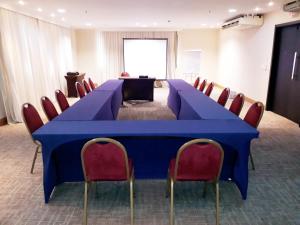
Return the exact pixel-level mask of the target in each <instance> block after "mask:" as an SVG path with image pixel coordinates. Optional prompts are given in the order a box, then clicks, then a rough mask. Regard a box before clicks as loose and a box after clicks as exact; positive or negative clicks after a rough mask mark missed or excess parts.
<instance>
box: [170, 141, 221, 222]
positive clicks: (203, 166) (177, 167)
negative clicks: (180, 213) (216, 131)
mask: <svg viewBox="0 0 300 225" xmlns="http://www.w3.org/2000/svg"><path fill="white" fill-rule="evenodd" d="M223 158H224V152H223V149H222V147H221V146H220V145H219V144H218V143H217V142H215V141H213V140H209V139H195V140H192V141H189V142H187V143H185V144H184V145H182V146H181V147H180V149H179V150H178V152H177V156H176V159H172V160H171V162H170V166H169V176H168V189H167V193H168V194H170V195H171V197H170V203H171V207H170V224H171V225H173V224H174V215H173V214H174V184H175V182H176V181H204V182H212V183H214V184H215V187H216V224H217V225H218V224H219V214H220V213H219V177H220V173H221V170H222V166H223ZM205 192H206V183H205V188H204V192H203V195H205Z"/></svg>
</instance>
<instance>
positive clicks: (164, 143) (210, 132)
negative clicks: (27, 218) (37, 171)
mask: <svg viewBox="0 0 300 225" xmlns="http://www.w3.org/2000/svg"><path fill="white" fill-rule="evenodd" d="M95 137H113V138H115V139H117V140H119V141H121V143H122V144H123V145H124V146H125V147H126V149H127V151H128V155H129V157H130V158H132V159H133V162H134V167H135V175H136V177H137V178H166V176H167V168H168V164H169V161H170V160H171V158H173V157H175V156H176V152H177V150H178V148H179V147H180V146H181V145H182V144H183V143H185V142H186V141H188V140H190V139H193V138H211V139H214V140H216V141H218V142H220V143H221V144H222V146H223V148H224V150H225V159H224V166H223V169H222V175H221V179H224V180H227V179H228V178H231V179H232V180H233V181H234V182H235V183H236V185H237V186H238V188H239V190H240V191H241V194H242V197H243V198H244V199H246V197H247V187H248V156H249V147H250V142H251V139H253V138H256V137H258V132H257V130H256V129H254V128H252V127H250V126H249V125H248V124H246V123H244V122H243V121H239V120H197V121H191V120H189V121H184V120H181V121H52V122H50V123H48V124H46V125H45V126H43V127H42V128H40V129H38V130H37V131H36V132H34V133H33V138H34V139H35V140H39V141H40V142H41V143H42V146H43V162H44V194H45V201H46V202H48V200H49V197H50V195H51V193H52V191H53V188H54V186H55V185H58V184H60V183H62V182H67V181H83V175H82V168H81V161H80V151H81V148H82V146H83V144H84V143H85V142H86V141H87V140H89V139H91V138H95Z"/></svg>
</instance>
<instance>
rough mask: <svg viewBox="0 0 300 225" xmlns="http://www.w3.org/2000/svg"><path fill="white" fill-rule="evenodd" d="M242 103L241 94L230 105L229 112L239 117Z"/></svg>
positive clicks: (243, 97) (243, 99)
mask: <svg viewBox="0 0 300 225" xmlns="http://www.w3.org/2000/svg"><path fill="white" fill-rule="evenodd" d="M244 101H245V96H244V95H243V94H242V93H239V94H237V95H236V96H235V98H234V99H233V101H232V103H231V105H230V108H229V111H230V112H232V113H234V114H235V115H237V116H239V115H240V113H241V111H242V108H243V105H244Z"/></svg>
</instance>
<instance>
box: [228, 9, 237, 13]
mask: <svg viewBox="0 0 300 225" xmlns="http://www.w3.org/2000/svg"><path fill="white" fill-rule="evenodd" d="M228 12H229V13H235V12H237V10H236V9H228Z"/></svg>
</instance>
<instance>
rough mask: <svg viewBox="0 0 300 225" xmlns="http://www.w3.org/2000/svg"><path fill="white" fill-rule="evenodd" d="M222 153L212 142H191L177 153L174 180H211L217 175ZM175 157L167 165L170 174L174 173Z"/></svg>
mask: <svg viewBox="0 0 300 225" xmlns="http://www.w3.org/2000/svg"><path fill="white" fill-rule="evenodd" d="M221 161H222V153H221V151H220V150H219V148H218V147H216V146H215V145H212V144H193V145H190V146H188V147H187V148H186V149H184V150H183V152H182V153H181V154H180V155H179V160H178V168H177V176H176V180H202V181H212V180H214V179H216V178H217V177H218V175H219V171H220V166H221ZM175 162H176V160H175V159H172V160H171V162H170V166H169V172H170V176H171V177H173V178H174V175H175Z"/></svg>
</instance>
